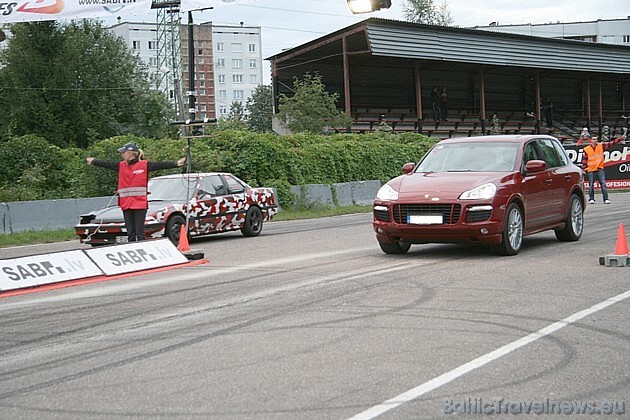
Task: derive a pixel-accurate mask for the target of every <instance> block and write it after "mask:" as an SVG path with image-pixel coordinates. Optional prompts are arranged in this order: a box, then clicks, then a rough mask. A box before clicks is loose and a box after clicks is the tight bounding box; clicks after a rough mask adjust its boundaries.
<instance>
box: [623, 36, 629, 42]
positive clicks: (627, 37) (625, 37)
mask: <svg viewBox="0 0 630 420" xmlns="http://www.w3.org/2000/svg"><path fill="white" fill-rule="evenodd" d="M623 42H624V43H626V44H627V43H630V35H624V36H623Z"/></svg>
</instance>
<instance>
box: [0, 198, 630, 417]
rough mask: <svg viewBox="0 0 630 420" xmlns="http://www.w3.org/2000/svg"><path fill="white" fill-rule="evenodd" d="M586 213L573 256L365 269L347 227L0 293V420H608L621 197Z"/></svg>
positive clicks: (415, 256)
mask: <svg viewBox="0 0 630 420" xmlns="http://www.w3.org/2000/svg"><path fill="white" fill-rule="evenodd" d="M597 198H598V200H600V201H599V202H598V203H597V204H595V205H589V206H588V208H587V210H586V214H585V218H586V226H585V232H584V235H583V237H582V239H581V240H580V241H578V242H573V243H560V242H558V241H557V240H556V239H555V236H554V234H553V233H542V234H538V235H535V236H531V237H528V238H526V239H525V242H524V246H523V249H522V250H521V252H520V253H519V254H518V255H517V256H514V257H496V256H494V255H493V254H491V253H490V252H489V251H488V250H485V249H483V248H478V247H474V246H460V245H444V244H441V245H416V246H412V248H411V250H410V252H409V253H408V254H407V255H403V256H392V255H385V254H383V253H382V252H381V251H380V249H379V247H378V245H377V243H376V240H375V238H374V235H373V233H372V229H371V224H370V221H371V216H370V215H369V214H359V215H351V216H341V217H332V218H323V219H313V220H303V221H291V222H273V223H268V224H266V225H265V227H264V229H263V233H262V235H261V236H259V237H257V238H244V237H242V236H241V235H240V233H233V234H226V235H217V236H213V237H210V238H206V239H203V240H195V241H193V242H192V243H191V247H192V248H193V249H202V250H204V252H205V257H206V258H208V259H209V263H208V264H202V265H197V266H193V267H183V268H177V269H173V270H168V271H165V272H160V273H153V274H140V275H136V276H131V277H126V278H122V279H116V280H109V281H103V282H98V283H93V284H86V285H79V286H74V287H67V288H62V289H58V290H47V291H38V292H34V293H29V294H26V295H22V296H13V297H5V298H0V319H1V322H0V418H2V419H129V418H143V419H159V418H178V419H195V418H199V419H349V418H356V419H371V418H382V419H436V418H453V414H447V413H446V412H448V411H449V410H451V411H453V410H454V409H456V408H457V409H460V410H462V409H465V407H464V406H463V405H459V406H457V405H456V404H457V403H458V402H459V403H463V402H464V401H471V402H472V404H474V403H475V401H479V402H480V403H481V404H484V406H483V407H484V408H485V409H486V410H489V409H491V408H492V407H493V406H492V405H491V404H494V400H502V401H503V403H499V404H498V405H497V404H495V406H494V407H495V408H496V407H497V406H500V405H501V404H503V407H502V408H504V409H505V408H508V409H511V410H512V412H514V411H516V407H517V405H515V404H514V402H522V403H525V407H527V403H528V402H532V403H534V404H535V403H541V404H544V403H545V402H548V403H556V402H557V403H561V402H564V403H573V404H575V403H591V407H592V408H594V409H599V408H602V407H604V403H603V402H604V401H609V402H612V403H613V404H616V405H615V406H614V407H615V408H616V410H617V413H616V414H615V413H613V414H612V415H587V414H578V413H576V412H575V411H572V412H571V413H569V412H568V411H565V412H564V413H565V414H555V415H543V416H538V415H535V414H530V415H529V416H526V417H530V416H531V417H534V418H563V419H567V418H607V419H610V418H628V416H629V414H628V413H630V406H627V404H630V399H628V396H629V395H630V355H629V353H628V347H629V344H630V343H629V341H630V324H629V323H628V319H630V299H629V297H630V267H606V266H603V265H600V264H599V261H598V260H599V257H600V256H604V255H609V254H612V253H613V252H614V249H615V244H616V241H617V234H618V228H619V224H620V223H624V225H625V227H626V232H627V233H628V232H629V231H630V193H616V194H612V195H611V200H612V201H613V203H612V204H610V205H604V204H601V196H600V195H598V196H597ZM81 247H83V245H80V244H78V243H77V242H65V243H59V244H51V245H38V246H28V247H18V248H11V249H0V255H1V257H2V258H11V257H19V256H24V255H33V254H37V253H46V252H53V251H60V250H66V249H77V248H81ZM626 400H627V401H626ZM449 402H450V403H449ZM508 402H509V404H510V405H508V404H507V403H508ZM449 404H450V405H449ZM480 407H481V405H480ZM518 407H523V406H522V405H518ZM534 407H535V406H534ZM622 408H623V414H619V413H620V412H621V411H620V410H621V409H622ZM470 410H472V406H471V408H470ZM445 411H446V412H445ZM455 412H457V411H455ZM470 412H472V411H470ZM487 417H488V416H487V415H474V414H466V415H461V416H456V417H455V418H487ZM499 417H501V418H512V417H515V416H514V414H504V412H502V413H501V415H500V416H499ZM520 417H522V416H516V418H520Z"/></svg>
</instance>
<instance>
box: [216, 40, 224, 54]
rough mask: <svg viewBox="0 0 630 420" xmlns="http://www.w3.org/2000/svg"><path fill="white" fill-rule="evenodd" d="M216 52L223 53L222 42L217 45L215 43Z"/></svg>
mask: <svg viewBox="0 0 630 420" xmlns="http://www.w3.org/2000/svg"><path fill="white" fill-rule="evenodd" d="M217 51H218V52H223V51H225V44H223V42H219V43H217Z"/></svg>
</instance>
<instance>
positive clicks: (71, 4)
mask: <svg viewBox="0 0 630 420" xmlns="http://www.w3.org/2000/svg"><path fill="white" fill-rule="evenodd" d="M149 14H151V0H15V1H13V0H8V1H7V2H5V1H4V0H2V1H0V24H2V23H13V22H36V21H42V20H64V19H83V18H95V17H103V16H112V15H113V16H123V15H149Z"/></svg>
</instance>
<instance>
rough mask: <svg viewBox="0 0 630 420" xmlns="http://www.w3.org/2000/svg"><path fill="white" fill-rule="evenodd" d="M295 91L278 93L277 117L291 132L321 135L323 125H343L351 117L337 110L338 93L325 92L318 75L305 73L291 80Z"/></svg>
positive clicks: (345, 125) (348, 122)
mask: <svg viewBox="0 0 630 420" xmlns="http://www.w3.org/2000/svg"><path fill="white" fill-rule="evenodd" d="M293 87H294V92H295V94H294V95H293V96H291V97H287V96H286V95H284V94H283V95H281V96H280V104H279V105H278V111H279V113H278V116H279V118H280V119H281V121H282V122H283V123H284V124H285V125H286V126H287V127H289V129H290V130H291V131H293V132H294V133H298V132H307V133H315V134H320V133H322V132H323V131H324V127H326V126H328V127H334V128H345V127H347V126H348V125H349V124H351V122H352V121H351V119H350V118H349V117H348V116H346V115H345V114H344V113H343V112H341V111H339V110H338V109H337V106H336V104H337V101H338V99H339V94H338V93H332V94H331V93H329V92H327V91H326V88H325V86H324V83H323V82H322V78H321V76H320V75H311V74H310V73H306V74H305V75H304V78H303V79H302V80H299V79H298V78H297V77H296V78H295V79H294V80H293Z"/></svg>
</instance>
